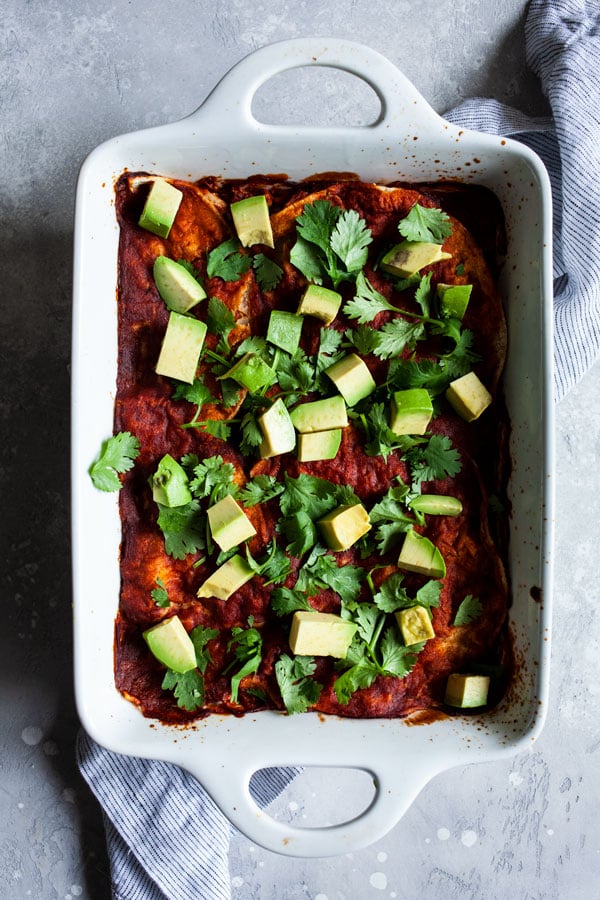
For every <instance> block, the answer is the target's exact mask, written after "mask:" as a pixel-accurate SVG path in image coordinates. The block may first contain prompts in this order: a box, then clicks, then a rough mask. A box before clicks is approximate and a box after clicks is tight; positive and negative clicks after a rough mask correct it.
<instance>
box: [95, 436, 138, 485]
mask: <svg viewBox="0 0 600 900" xmlns="http://www.w3.org/2000/svg"><path fill="white" fill-rule="evenodd" d="M139 452H140V442H139V441H138V439H137V438H136V437H134V436H133V435H132V434H131V433H130V432H129V431H120V432H119V433H118V434H114V435H113V436H112V437H110V438H109V439H108V440H107V441H105V442H104V443H103V445H102V449H101V452H100V455H99V456H98V458H97V459H96V460H95V461H94V462H93V463H92V465H91V467H90V477H91V479H92V482H93V484H94V487H96V488H98V490H100V491H118V490H120V488H121V480H120V478H119V475H120V474H123V473H124V472H128V471H129V470H130V469H131V467H132V466H133V463H134V460H135V459H136V458H137V456H138V455H139Z"/></svg>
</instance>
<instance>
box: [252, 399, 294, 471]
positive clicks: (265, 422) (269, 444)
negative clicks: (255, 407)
mask: <svg viewBox="0 0 600 900" xmlns="http://www.w3.org/2000/svg"><path fill="white" fill-rule="evenodd" d="M256 421H257V422H258V425H259V428H260V430H261V431H262V434H263V439H262V442H261V444H260V446H259V451H258V452H259V455H260V458H261V459H270V457H272V456H279V455H280V454H281V453H289V452H290V451H291V450H293V449H294V448H295V446H296V431H295V429H294V426H293V424H292V420H291V418H290V414H289V412H288V411H287V407H286V405H285V403H284V402H283V400H282V399H281V397H278V398H277V400H276V401H275V402H274V403H273V405H272V406H270V407H269V409H268V410H267V411H266V412H264V413H263V414H262V415H261V416H259V417H258V419H257V420H256Z"/></svg>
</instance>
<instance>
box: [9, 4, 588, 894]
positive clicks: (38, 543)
mask: <svg viewBox="0 0 600 900" xmlns="http://www.w3.org/2000/svg"><path fill="white" fill-rule="evenodd" d="M525 8H526V3H525V0H498V2H496V3H494V4H491V3H485V4H484V3H474V2H468V0H457V2H450V0H442V2H439V0H421V2H419V3H415V2H408V0H368V2H367V0H339V2H336V3H335V4H331V3H328V2H324V0H297V2H294V3H292V2H289V0H272V2H254V0H253V2H248V0H230V2H227V0H225V2H223V3H220V4H213V3H209V2H206V0H198V2H193V0H184V2H179V0H176V2H173V3H169V4H164V3H159V2H157V0H147V2H146V3H144V4H143V5H142V4H139V5H138V4H134V3H132V2H126V0H120V2H114V3H112V4H110V3H109V4H100V3H94V2H91V0H78V2H75V0H60V2H59V0H45V2H43V3H42V2H40V0H5V2H4V4H3V12H2V17H1V21H0V171H1V172H2V179H1V181H0V221H1V232H0V233H1V235H2V245H3V250H2V253H1V254H0V270H1V277H0V285H1V286H2V299H1V301H0V303H1V310H2V330H1V334H2V354H1V365H2V377H1V380H0V384H1V392H2V393H1V401H0V416H1V418H2V434H3V439H2V442H1V445H0V478H1V481H2V487H1V492H0V497H1V499H2V516H1V522H2V536H3V540H2V578H3V590H2V603H3V615H2V626H1V627H0V647H1V652H0V671H1V691H0V721H1V727H0V897H2V898H3V900H4V898H5V900H21V898H36V900H73V898H82V900H108V898H109V896H110V887H109V878H108V862H107V859H106V851H105V847H104V834H103V827H102V819H101V814H100V811H99V809H98V807H97V805H96V803H95V801H94V800H93V798H92V797H91V796H90V794H89V792H88V790H87V788H86V786H85V784H84V783H83V782H82V780H81V778H80V777H79V774H78V772H77V769H76V765H75V758H74V741H75V735H76V733H77V728H78V722H77V716H76V712H75V707H74V701H73V684H72V649H71V595H70V558H69V536H68V528H69V482H68V479H69V436H68V426H69V355H70V314H71V264H72V222H73V208H74V190H75V182H76V177H77V172H78V169H79V166H80V165H81V163H82V161H83V159H84V158H85V156H86V155H87V153H88V152H89V151H91V150H92V149H93V148H94V147H95V146H96V145H97V144H99V143H100V142H101V141H103V140H104V139H107V138H109V137H113V136H114V135H116V134H119V133H122V132H128V131H133V130H137V129H139V128H143V127H146V126H149V125H155V124H159V123H163V122H170V121H175V120H177V119H178V118H181V117H182V116H184V115H186V114H188V113H189V112H191V111H192V110H194V109H195V108H196V107H197V106H198V105H199V104H200V102H201V101H202V100H203V98H204V97H205V96H206V94H207V93H208V91H209V90H210V88H211V87H212V86H213V85H214V84H215V83H216V81H217V80H218V79H219V78H220V76H222V75H223V74H224V73H225V72H226V71H227V70H228V69H229V68H230V67H231V65H232V64H233V63H234V62H236V61H237V60H238V59H240V58H241V57H242V56H244V55H246V54H247V53H248V52H250V51H251V50H253V49H255V48H256V47H259V46H261V45H263V44H265V43H268V42H269V41H272V40H277V39H282V38H286V37H295V36H300V35H303V36H308V35H311V34H312V35H320V36H322V35H334V36H337V37H345V38H351V39H355V40H360V41H362V42H364V43H366V44H370V45H371V46H373V47H374V48H375V49H377V50H379V51H380V52H382V53H383V54H384V55H385V56H387V57H388V58H389V59H390V60H392V61H393V62H394V63H396V64H397V65H398V66H399V67H400V68H401V69H402V70H403V71H404V72H405V74H406V75H407V76H408V77H409V78H410V79H411V80H412V81H413V82H414V83H415V85H416V86H417V87H418V88H419V90H420V91H421V92H422V93H423V94H424V95H425V97H426V98H427V99H428V100H429V101H430V102H431V104H432V105H433V106H434V108H435V109H437V110H438V111H443V110H444V109H447V108H449V107H451V106H453V105H455V104H456V103H458V102H459V101H460V100H461V99H463V98H464V97H467V96H474V95H482V96H492V97H495V98H497V99H500V100H503V101H505V102H507V103H510V104H512V105H514V106H517V107H519V108H521V109H522V110H524V111H526V112H529V113H533V114H536V113H538V114H545V113H546V106H545V101H544V99H543V97H542V95H541V93H540V90H539V87H538V85H537V82H536V80H535V78H534V77H533V76H532V75H531V73H529V72H528V70H527V68H526V65H525V61H524V39H523V16H524V12H525ZM313 76H314V77H313ZM294 77H297V78H299V79H300V81H299V82H295V81H294V80H293V78H294ZM319 92H320V96H323V93H325V95H326V98H327V103H315V102H314V99H313V98H314V96H315V93H316V94H319ZM256 103H257V112H258V113H259V114H261V115H262V116H263V117H264V118H266V119H268V120H269V121H280V122H285V121H289V120H290V119H293V118H298V117H299V118H302V119H304V120H305V121H311V122H314V123H316V124H325V123H327V122H328V121H330V120H331V119H332V118H333V117H334V116H335V115H337V116H339V121H340V122H344V123H346V122H348V123H352V124H362V123H364V122H368V121H369V120H370V119H371V118H372V113H373V110H374V108H375V109H376V104H375V107H373V103H374V97H373V96H372V95H371V94H370V91H369V89H368V88H366V87H365V86H364V85H363V84H361V83H358V82H355V81H354V80H353V79H352V78H351V77H350V76H345V75H342V74H341V73H340V75H339V78H338V77H333V76H332V75H331V74H329V75H327V76H323V73H322V71H320V70H319V71H316V73H315V70H311V72H310V77H309V75H308V74H306V77H305V75H303V74H302V73H296V76H290V75H285V76H278V77H277V78H276V79H274V81H273V82H272V83H271V84H270V85H268V86H266V87H265V88H263V89H261V91H260V92H259V95H258V97H257V101H256ZM332 110H337V112H336V113H333V112H332ZM599 394H600V366H599V365H596V367H595V368H594V369H593V370H592V371H591V372H590V373H589V374H588V375H587V376H586V377H585V378H584V380H583V381H582V382H581V383H580V384H579V385H578V386H577V387H576V388H575V389H574V390H573V391H572V393H571V394H570V395H569V396H568V397H567V398H566V399H565V400H564V401H563V402H562V403H561V404H560V406H559V408H558V415H557V434H556V438H557V481H556V483H557V503H556V550H555V567H556V591H555V607H554V629H553V631H554V637H553V648H552V673H551V694H550V709H549V713H548V718H547V724H546V727H545V730H544V732H543V734H542V736H541V738H540V739H539V740H538V741H537V742H536V743H535V744H534V745H533V747H532V749H531V751H530V752H527V753H521V754H519V755H517V756H515V757H514V758H512V759H510V760H502V761H499V762H494V763H488V764H482V765H479V766H472V767H469V768H464V769H456V770H453V771H450V772H447V773H445V774H444V775H443V776H439V777H437V778H436V779H434V780H433V781H432V782H431V783H430V784H429V785H428V786H427V787H426V788H425V789H424V790H423V791H422V793H421V794H420V795H419V797H418V798H417V800H416V802H415V803H414V804H413V806H412V807H411V809H410V810H409V811H408V812H407V814H406V815H405V817H404V818H403V819H402V821H401V822H400V823H399V824H398V825H397V826H396V827H395V828H394V829H393V830H392V832H390V833H389V834H388V835H387V836H386V837H385V838H384V839H382V840H380V841H378V842H377V843H375V844H374V845H373V846H371V847H369V848H367V849H365V850H362V851H360V852H356V853H354V854H351V855H349V856H345V857H336V858H332V859H324V860H304V859H286V858H283V857H280V856H278V855H275V854H272V853H269V852H268V851H265V850H262V849H261V848H259V847H257V846H253V845H251V844H250V842H249V841H248V840H247V839H246V838H244V837H242V836H241V835H239V836H236V837H235V838H234V839H233V842H232V846H231V854H230V871H231V884H232V897H233V898H234V900H250V898H255V900H288V898H290V900H291V898H294V900H295V898H310V900H367V898H385V897H388V898H408V900H413V898H416V897H424V898H427V900H452V898H456V900H463V898H472V900H505V898H507V897H511V898H513V897H514V898H518V900H542V898H543V900H554V898H561V900H580V898H583V900H587V898H592V897H598V896H600V893H599V891H600V888H599V887H598V885H599V884H600V853H599V849H600V847H599V837H598V826H597V810H598V804H599V801H600V787H599V785H600V780H599V778H598V760H599V757H600V731H599V728H598V721H600V690H599V687H598V677H597V672H598V662H597V660H598V646H600V616H599V615H598V601H599V594H600V590H599V589H598V586H597V579H596V577H595V563H594V560H595V559H596V558H597V555H598V554H597V544H598V538H599V528H598V520H599V518H600V490H599V488H600V476H599V475H598V465H597V460H598V458H599V456H600V407H599V406H598V402H597V397H598V396H599ZM368 795H369V788H368V784H367V783H366V782H365V780H364V779H362V780H361V779H360V778H358V779H357V778H356V776H355V775H353V774H352V773H347V772H340V773H339V774H336V775H332V774H331V773H327V774H324V773H323V772H319V771H314V772H309V773H308V774H306V775H303V776H302V777H301V778H300V779H298V780H297V781H296V782H295V783H294V784H293V785H292V786H291V787H290V788H288V790H287V791H286V793H285V794H284V795H283V796H282V797H281V798H280V800H279V801H277V804H276V806H277V810H278V815H280V816H282V817H284V818H286V817H287V818H293V819H294V820H295V821H297V822H298V823H305V824H307V823H310V822H311V821H317V820H318V821H319V822H320V823H325V822H328V821H333V820H339V819H343V818H347V817H348V815H349V814H351V813H352V812H357V811H358V810H359V809H360V808H361V803H363V804H364V802H365V798H367V797H368ZM174 900H176V898H174Z"/></svg>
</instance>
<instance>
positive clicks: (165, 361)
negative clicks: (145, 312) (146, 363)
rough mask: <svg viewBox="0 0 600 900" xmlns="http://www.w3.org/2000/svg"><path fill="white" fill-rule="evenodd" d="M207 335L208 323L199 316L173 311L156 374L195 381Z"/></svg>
mask: <svg viewBox="0 0 600 900" xmlns="http://www.w3.org/2000/svg"><path fill="white" fill-rule="evenodd" d="M205 336H206V325H205V324H204V322H201V321H200V319H194V318H193V317H192V316H182V315H181V314H180V313H177V312H171V314H170V316H169V322H168V324H167V330H166V332H165V335H164V337H163V342H162V346H161V349H160V355H159V357H158V362H157V363H156V370H155V371H156V374H157V375H166V376H167V377H168V378H176V379H177V380H178V381H185V382H187V383H188V384H192V383H193V381H194V378H195V377H196V369H197V368H198V360H199V359H200V351H201V350H202V345H203V344H204V338H205Z"/></svg>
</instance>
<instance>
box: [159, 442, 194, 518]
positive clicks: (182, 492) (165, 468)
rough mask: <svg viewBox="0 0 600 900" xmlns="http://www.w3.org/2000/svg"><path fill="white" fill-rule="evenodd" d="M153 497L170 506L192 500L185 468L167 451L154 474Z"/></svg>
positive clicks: (182, 504)
mask: <svg viewBox="0 0 600 900" xmlns="http://www.w3.org/2000/svg"><path fill="white" fill-rule="evenodd" d="M152 499H153V500H154V502H155V503H160V504H161V505H162V506H168V507H170V508H172V507H174V506H185V504H186V503H189V502H190V501H191V500H192V493H191V491H190V489H189V486H188V477H187V475H186V473H185V469H183V468H182V466H180V465H179V463H178V462H176V460H174V459H173V457H172V456H170V455H169V454H168V453H165V455H164V456H163V458H162V459H161V461H160V462H159V464H158V468H157V470H156V472H155V473H154V475H153V476H152Z"/></svg>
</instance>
